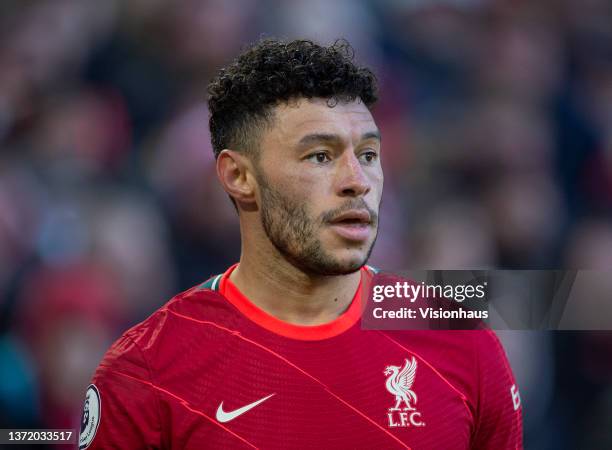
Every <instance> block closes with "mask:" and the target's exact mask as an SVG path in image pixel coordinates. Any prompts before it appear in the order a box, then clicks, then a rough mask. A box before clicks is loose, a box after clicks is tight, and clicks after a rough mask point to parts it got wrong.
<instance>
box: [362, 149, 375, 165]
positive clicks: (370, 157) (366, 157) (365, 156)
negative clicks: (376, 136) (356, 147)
mask: <svg viewBox="0 0 612 450" xmlns="http://www.w3.org/2000/svg"><path fill="white" fill-rule="evenodd" d="M359 159H361V161H363V162H365V163H373V162H374V161H376V159H378V154H377V153H376V152H373V151H370V152H365V153H362V154H361V155H360V156H359Z"/></svg>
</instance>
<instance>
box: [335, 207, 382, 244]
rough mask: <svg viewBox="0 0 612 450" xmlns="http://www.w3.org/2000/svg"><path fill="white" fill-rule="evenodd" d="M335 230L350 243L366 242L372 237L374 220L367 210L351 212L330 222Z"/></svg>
mask: <svg viewBox="0 0 612 450" xmlns="http://www.w3.org/2000/svg"><path fill="white" fill-rule="evenodd" d="M330 224H331V226H332V228H333V230H334V231H335V232H336V233H337V234H339V235H340V236H342V237H343V238H345V239H347V240H349V241H365V240H367V239H368V238H369V237H370V227H371V224H372V219H371V217H370V213H369V212H368V211H367V210H351V211H345V212H344V213H342V214H340V215H338V216H336V217H335V218H334V219H333V220H332V221H331V222H330Z"/></svg>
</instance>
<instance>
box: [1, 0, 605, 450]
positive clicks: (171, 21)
mask: <svg viewBox="0 0 612 450" xmlns="http://www.w3.org/2000/svg"><path fill="white" fill-rule="evenodd" d="M270 36H273V37H284V38H293V37H305V38H312V39H315V40H318V41H319V42H322V43H330V42H332V41H334V40H335V39H336V38H338V37H345V38H347V39H348V40H349V41H350V42H351V44H352V45H353V46H354V48H355V50H356V55H357V59H358V60H359V61H361V62H362V63H365V64H368V65H371V66H372V67H373V68H374V70H375V71H376V73H377V75H378V78H379V81H380V87H381V89H380V94H381V100H380V103H379V104H378V106H377V107H376V109H375V118H376V120H377V122H378V124H379V126H380V128H381V130H382V133H383V165H384V167H385V171H386V172H385V175H386V180H385V181H386V183H385V194H384V198H383V207H382V214H381V231H380V233H379V239H378V243H377V247H376V250H375V252H374V254H373V257H372V260H371V262H372V263H373V264H375V265H377V266H379V267H381V268H384V269H389V270H402V269H407V268H412V269H419V268H435V269H476V268H506V269H512V268H522V269H551V268H591V269H600V270H612V2H610V1H609V0H538V1H519V0H514V1H511V0H506V1H501V0H499V1H497V0H489V1H487V0H367V1H356V0H334V1H326V0H287V1H280V0H277V1H274V0H232V1H223V0H176V1H163V0H127V1H118V0H106V1H101V2H100V1H96V0H48V1H45V0H40V1H20V0H13V1H11V0H3V1H2V2H0V428H9V427H20V428H28V427H47V428H62V427H65V428H70V427H74V428H76V427H77V426H78V424H79V419H80V411H81V409H82V401H83V395H84V392H85V389H86V387H87V385H88V382H89V379H90V377H91V375H92V373H93V371H94V369H95V367H96V366H97V364H98V362H99V360H100V358H101V357H102V355H103V353H104V351H105V350H106V349H107V348H108V346H109V345H110V344H111V343H112V342H113V341H114V340H115V339H116V338H118V337H119V335H120V334H121V333H122V332H123V331H124V330H125V329H126V328H127V327H129V326H131V325H133V324H135V323H137V322H139V321H140V320H142V319H144V318H145V317H146V316H147V315H148V314H150V313H151V312H152V311H154V310H155V309H157V308H158V307H160V306H161V305H162V304H163V303H164V302H166V301H167V300H168V299H169V298H170V297H171V296H172V295H173V294H175V293H177V292H179V291H181V290H184V289H186V288H188V287H190V286H192V285H195V284H197V283H199V282H201V281H203V280H205V279H206V278H208V277H209V276H210V275H212V274H215V273H219V272H221V271H223V270H224V269H225V268H226V267H227V266H228V265H230V264H231V263H233V262H235V261H237V259H238V256H239V248H240V241H239V232H238V227H237V218H236V215H235V212H234V210H233V208H232V206H231V203H230V202H229V200H228V198H227V197H226V195H225V194H224V193H223V192H222V190H221V188H220V187H219V186H218V183H217V181H216V176H215V170H214V158H213V154H212V149H211V145H210V142H209V134H208V117H207V109H206V85H207V82H208V80H209V79H210V78H211V76H212V75H214V74H215V73H216V71H217V70H218V69H219V68H220V67H221V66H222V65H224V64H225V63H227V62H228V61H230V60H231V59H232V58H233V57H234V56H235V55H236V54H237V53H238V52H239V51H240V49H241V48H243V47H244V46H245V45H246V44H248V43H250V42H253V41H255V40H257V39H259V38H261V37H270ZM611 301H612V299H611ZM500 335H501V337H502V339H503V341H504V343H505V346H506V349H507V351H508V353H509V356H510V359H511V363H512V366H513V368H514V371H515V373H516V377H517V379H518V383H519V386H520V388H521V393H522V399H523V406H524V408H525V409H524V421H525V446H526V448H527V449H561V450H563V449H604V448H612V334H610V333H605V332H588V333H587V332H581V333H577V332H503V333H500ZM500 395H502V394H501V393H500ZM20 448H24V447H20Z"/></svg>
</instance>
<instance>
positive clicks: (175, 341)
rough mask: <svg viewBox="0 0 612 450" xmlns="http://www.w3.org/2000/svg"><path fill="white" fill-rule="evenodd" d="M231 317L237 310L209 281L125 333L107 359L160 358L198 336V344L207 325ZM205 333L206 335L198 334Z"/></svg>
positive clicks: (173, 300)
mask: <svg viewBox="0 0 612 450" xmlns="http://www.w3.org/2000/svg"><path fill="white" fill-rule="evenodd" d="M214 278H215V277H212V278H211V279H212V280H214ZM232 314H235V311H234V308H233V307H232V306H231V304H230V303H229V302H227V300H226V299H225V298H224V297H223V296H222V295H221V294H220V293H219V292H218V291H217V290H216V289H213V288H211V283H210V280H207V281H206V282H204V283H201V284H198V285H196V286H194V287H192V288H190V289H187V290H186V291H183V292H181V293H179V294H177V295H175V296H174V297H172V298H171V299H170V300H169V301H168V302H166V303H165V304H164V305H163V306H161V307H160V308H159V309H157V310H156V311H154V312H153V313H152V314H151V315H150V316H149V317H147V318H146V319H144V320H143V321H141V322H139V323H137V324H136V325H134V326H132V327H131V328H129V329H128V330H126V331H125V332H124V333H123V334H122V335H121V337H120V338H119V339H117V340H116V341H115V343H114V344H113V346H112V347H111V349H110V350H109V352H108V353H107V356H106V357H105V360H107V361H108V360H109V357H111V358H113V359H115V358H120V357H121V356H122V355H125V354H130V353H131V354H134V355H137V356H139V357H141V358H143V359H148V358H150V357H157V356H159V355H160V354H163V353H164V352H165V349H166V348H170V347H171V346H172V345H175V346H176V345H180V343H181V342H184V341H188V340H190V339H193V338H194V337H196V336H195V335H196V334H197V339H198V340H199V341H201V340H203V339H205V338H206V336H207V334H206V332H205V330H206V326H207V325H211V324H218V323H220V322H223V321H225V319H224V317H227V316H229V315H232ZM202 330H204V332H199V331H202Z"/></svg>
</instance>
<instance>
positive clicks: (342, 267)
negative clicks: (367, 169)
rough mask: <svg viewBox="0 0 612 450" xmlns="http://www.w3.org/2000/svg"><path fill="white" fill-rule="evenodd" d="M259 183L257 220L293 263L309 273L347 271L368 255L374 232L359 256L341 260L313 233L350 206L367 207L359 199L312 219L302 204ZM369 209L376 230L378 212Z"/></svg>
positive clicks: (265, 184) (276, 245)
mask: <svg viewBox="0 0 612 450" xmlns="http://www.w3.org/2000/svg"><path fill="white" fill-rule="evenodd" d="M260 186H261V197H262V205H261V222H262V226H263V229H264V231H265V233H266V235H267V236H268V239H270V242H272V244H273V245H274V247H275V248H276V249H277V250H278V251H279V253H280V254H281V255H282V256H283V257H284V258H285V259H286V260H287V261H289V262H290V263H291V264H292V265H293V266H295V267H297V268H298V269H300V270H301V271H302V272H304V273H306V274H309V275H324V276H332V275H348V274H351V273H354V272H356V271H358V270H359V269H360V268H361V267H362V266H363V265H364V264H365V263H366V262H367V260H368V259H369V257H370V253H371V252H372V249H373V247H374V242H375V241H376V236H375V237H374V239H373V240H372V242H371V243H370V244H369V248H368V251H367V252H366V255H365V256H364V257H363V258H359V259H353V260H350V261H341V260H339V259H338V258H336V257H334V255H332V254H330V252H328V251H326V250H325V248H324V247H323V244H322V243H321V241H320V239H319V238H318V237H317V231H318V230H319V229H320V228H321V227H322V226H324V224H325V223H326V221H327V220H330V219H331V218H333V217H334V216H336V215H338V214H340V213H341V212H342V211H346V210H349V209H353V208H367V206H366V205H365V201H364V200H363V199H359V200H353V201H351V202H348V203H347V204H345V205H343V206H342V207H341V208H338V209H336V210H333V211H327V212H326V213H324V214H322V215H321V217H319V218H318V220H315V219H312V218H311V216H310V215H309V214H308V211H307V209H306V207H305V206H304V205H303V204H301V203H299V202H297V201H294V200H292V199H290V198H289V197H287V196H285V195H283V194H281V193H280V192H279V191H278V190H276V189H274V188H272V187H271V186H270V185H269V184H268V183H267V182H266V181H264V180H260ZM368 210H369V211H370V215H371V216H372V224H373V225H374V230H375V232H376V230H377V226H376V225H377V222H378V215H377V214H376V212H375V211H372V210H371V209H370V208H368Z"/></svg>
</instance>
